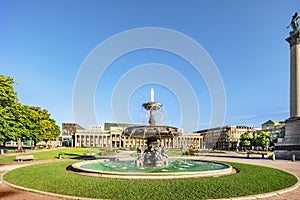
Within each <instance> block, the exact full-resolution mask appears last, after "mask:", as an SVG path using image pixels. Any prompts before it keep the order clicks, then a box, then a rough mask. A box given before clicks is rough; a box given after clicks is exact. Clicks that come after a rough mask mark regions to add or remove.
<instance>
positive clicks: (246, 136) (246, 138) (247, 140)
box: [240, 132, 253, 147]
mask: <svg viewBox="0 0 300 200" xmlns="http://www.w3.org/2000/svg"><path fill="white" fill-rule="evenodd" d="M252 142H253V135H252V134H251V133H250V132H245V133H243V134H242V135H241V137H240V146H242V147H250V146H251V144H252Z"/></svg>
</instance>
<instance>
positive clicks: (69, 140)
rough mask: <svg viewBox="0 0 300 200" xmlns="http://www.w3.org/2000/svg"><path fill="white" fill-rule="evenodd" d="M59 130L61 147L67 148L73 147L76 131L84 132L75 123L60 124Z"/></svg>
mask: <svg viewBox="0 0 300 200" xmlns="http://www.w3.org/2000/svg"><path fill="white" fill-rule="evenodd" d="M61 129H62V131H61V137H62V145H63V146H67V147H74V146H75V143H74V141H75V133H76V131H78V130H84V128H83V127H81V126H80V125H79V124H76V123H62V126H61Z"/></svg>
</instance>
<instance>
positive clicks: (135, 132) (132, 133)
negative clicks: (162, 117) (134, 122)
mask: <svg viewBox="0 0 300 200" xmlns="http://www.w3.org/2000/svg"><path fill="white" fill-rule="evenodd" d="M142 106H143V108H144V109H146V110H149V112H150V118H149V125H145V126H133V127H128V128H126V129H125V131H124V136H129V137H131V138H138V139H143V140H146V144H147V146H146V149H145V150H144V149H143V148H139V149H138V153H139V154H138V156H137V157H136V160H135V165H136V166H140V167H142V166H144V165H145V166H155V167H162V166H168V156H167V154H166V151H165V148H164V147H163V146H162V144H161V141H162V139H169V138H173V137H175V136H176V135H177V133H178V128H176V127H172V126H166V125H156V122H155V118H154V113H155V111H157V110H159V109H160V108H161V107H162V104H161V103H159V102H155V101H154V89H153V88H151V91H150V102H147V103H143V105H142Z"/></svg>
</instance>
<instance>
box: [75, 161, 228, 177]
mask: <svg viewBox="0 0 300 200" xmlns="http://www.w3.org/2000/svg"><path fill="white" fill-rule="evenodd" d="M72 168H73V169H75V170H74V171H76V173H80V174H84V175H90V176H99V177H108V178H124V179H174V178H192V177H207V176H222V175H227V174H231V173H232V172H233V169H232V167H231V166H230V165H226V164H222V163H217V162H209V161H200V160H180V159H176V160H170V161H169V165H168V166H167V167H151V166H144V167H136V166H135V164H134V160H128V159H103V160H93V161H85V162H79V163H74V164H73V165H72Z"/></svg>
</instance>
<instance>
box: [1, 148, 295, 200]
mask: <svg viewBox="0 0 300 200" xmlns="http://www.w3.org/2000/svg"><path fill="white" fill-rule="evenodd" d="M120 156H126V154H124V152H122V153H121V154H120ZM200 159H205V160H220V161H230V162H240V163H247V164H255V165H262V166H267V167H273V168H277V169H281V170H284V171H287V172H290V173H292V174H294V175H296V176H297V177H298V178H299V179H300V161H296V162H291V161H286V160H276V161H273V160H269V159H261V158H259V157H250V158H249V159H247V158H246V157H245V156H241V155H238V154H236V153H227V154H214V155H212V154H204V155H201V156H200ZM53 161H58V160H53ZM53 161H51V162H53ZM41 162H49V161H33V162H23V163H21V164H20V163H13V164H8V165H7V164H0V174H2V173H3V172H5V171H7V170H11V169H14V168H16V167H18V166H20V165H22V166H23V165H28V164H35V163H41ZM0 199H1V200H40V199H41V200H62V199H64V198H60V197H53V196H47V195H42V194H37V193H33V192H28V191H23V190H18V189H15V188H12V187H10V186H7V185H5V184H3V183H2V182H0ZM240 199H241V200H242V199H243V198H240ZM260 199H264V200H300V187H298V188H297V189H295V190H293V191H290V192H287V193H283V194H281V195H276V196H272V197H268V198H260Z"/></svg>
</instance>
